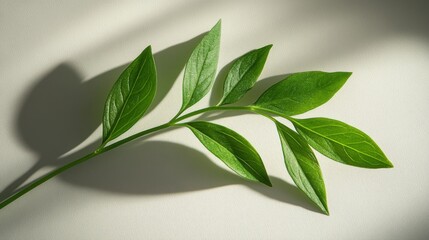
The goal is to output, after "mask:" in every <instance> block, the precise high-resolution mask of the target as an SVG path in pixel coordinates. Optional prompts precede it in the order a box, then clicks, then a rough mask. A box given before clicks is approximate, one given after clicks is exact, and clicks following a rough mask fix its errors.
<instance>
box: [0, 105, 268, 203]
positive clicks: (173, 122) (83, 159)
mask: <svg viewBox="0 0 429 240" xmlns="http://www.w3.org/2000/svg"><path fill="white" fill-rule="evenodd" d="M223 110H245V111H250V112H255V113H259V114H261V115H263V116H265V117H268V118H270V119H272V120H273V118H272V117H271V116H269V115H268V114H266V113H265V112H263V111H259V110H258V109H256V108H254V107H252V106H247V107H240V106H227V107H224V106H214V107H207V108H203V109H200V110H197V111H194V112H191V113H188V114H185V115H183V116H181V117H178V115H180V113H179V114H178V115H176V116H175V117H174V118H173V119H172V120H171V121H170V122H168V123H165V124H162V125H159V126H157V127H153V128H150V129H147V130H144V131H142V132H139V133H136V134H134V135H132V136H129V137H127V138H124V139H122V140H120V141H117V142H115V143H113V144H111V145H108V146H105V144H102V145H101V146H100V147H99V148H98V149H97V150H95V151H94V152H92V153H90V154H88V155H85V156H83V157H81V158H79V159H77V160H74V161H72V162H70V163H67V164H66V165H64V166H62V167H59V168H57V169H55V170H53V171H52V172H50V173H48V174H46V175H44V176H42V177H40V178H38V179H37V180H35V181H33V182H32V183H30V184H28V185H27V186H25V187H23V188H22V189H21V190H20V191H18V192H16V193H14V194H12V195H11V196H10V197H8V198H6V199H5V200H4V201H2V202H1V203H0V209H2V208H4V207H6V206H7V205H9V204H10V203H12V202H14V201H15V200H17V199H18V198H19V197H21V196H22V195H24V194H26V193H28V192H29V191H31V190H32V189H34V188H35V187H37V186H39V185H41V184H42V183H44V182H46V181H48V180H49V179H51V178H53V177H55V176H56V175H58V174H60V173H62V172H64V171H66V170H68V169H70V168H72V167H74V166H76V165H79V164H81V163H83V162H86V161H87V160H89V159H91V158H93V157H95V156H98V155H100V154H102V153H105V152H108V151H110V150H112V149H115V148H117V147H119V146H121V145H123V144H125V143H127V142H130V141H133V140H135V139H137V138H140V137H143V136H145V135H148V134H151V133H154V132H157V131H160V130H162V129H166V128H169V127H178V126H183V124H178V122H180V121H182V120H184V119H187V118H190V117H192V116H195V115H198V114H201V113H205V112H209V111H223Z"/></svg>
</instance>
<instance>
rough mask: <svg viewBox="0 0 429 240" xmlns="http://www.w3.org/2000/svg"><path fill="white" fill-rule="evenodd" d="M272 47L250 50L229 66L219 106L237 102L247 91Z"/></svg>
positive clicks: (253, 83)
mask: <svg viewBox="0 0 429 240" xmlns="http://www.w3.org/2000/svg"><path fill="white" fill-rule="evenodd" d="M272 46H273V45H267V46H265V47H262V48H259V49H255V50H252V51H250V52H248V53H246V54H244V55H243V56H241V57H240V58H238V59H237V60H236V61H235V62H234V63H233V64H232V66H231V69H230V70H229V72H228V75H227V76H226V80H225V83H224V86H223V97H222V99H221V101H220V103H219V105H225V104H230V103H234V102H237V101H238V100H239V99H240V98H241V97H243V95H244V94H246V92H247V91H249V90H250V89H251V88H252V87H253V85H255V83H256V80H257V79H258V77H259V75H261V72H262V69H263V68H264V65H265V61H266V60H267V57H268V53H269V52H270V49H271V47H272Z"/></svg>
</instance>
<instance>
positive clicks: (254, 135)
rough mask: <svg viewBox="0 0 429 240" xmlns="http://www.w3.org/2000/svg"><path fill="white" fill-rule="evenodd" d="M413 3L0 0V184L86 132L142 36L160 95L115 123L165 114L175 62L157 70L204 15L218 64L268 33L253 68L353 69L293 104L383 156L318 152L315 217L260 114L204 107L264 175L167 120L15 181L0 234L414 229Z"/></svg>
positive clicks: (418, 118) (423, 190) (422, 193)
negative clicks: (19, 184) (267, 49)
mask: <svg viewBox="0 0 429 240" xmlns="http://www.w3.org/2000/svg"><path fill="white" fill-rule="evenodd" d="M375 2H376V3H375ZM427 9H428V7H427V4H425V3H424V1H421V2H418V1H402V2H401V1H387V0H386V1H369V0H365V1H334V0H331V1H319V0H317V1H316V0H314V1H256V0H255V1H244V0H242V1H226V0H217V1H197V0H193V1H192V0H187V1H159V0H157V1H117V2H115V1H106V0H103V1H101V0H99V1H96V0H93V1H88V0H85V1H83V0H82V1H18V0H16V1H0V32H1V34H0V76H1V80H0V89H1V90H0V91H1V94H0V110H1V117H0V142H1V151H0V159H1V162H0V189H4V188H6V187H7V186H9V184H11V183H12V182H13V181H14V180H16V179H17V178H18V177H19V176H21V175H22V174H24V173H25V172H26V171H28V169H30V168H31V167H32V166H33V165H35V164H36V162H38V161H39V162H43V163H44V164H47V166H45V167H42V169H40V170H38V171H37V172H36V173H34V174H33V177H32V178H34V177H37V176H40V175H41V174H43V173H45V172H47V171H48V170H49V169H52V167H53V166H56V165H55V164H56V163H55V162H56V161H58V160H56V159H57V158H58V156H59V155H62V154H64V153H66V152H68V151H69V150H71V151H72V152H77V154H78V155H82V154H84V152H79V150H80V149H82V148H84V147H85V146H88V145H89V144H90V143H91V142H93V141H95V140H97V139H98V137H99V136H100V134H101V129H100V128H99V127H98V128H97V126H98V123H99V119H100V116H101V111H102V104H103V101H104V97H105V96H106V93H107V91H108V88H109V87H110V85H111V83H112V80H113V79H114V78H115V77H117V75H118V73H119V70H118V68H117V67H118V66H121V65H122V64H124V63H126V62H128V61H130V60H131V59H133V58H134V57H135V56H137V55H138V53H139V52H140V51H141V50H142V49H143V48H145V47H146V46H147V45H148V44H152V46H153V50H154V52H155V53H157V55H156V60H157V63H158V68H159V70H160V74H161V75H163V77H164V78H165V79H161V78H160V79H159V81H164V82H162V83H160V84H161V85H163V87H162V88H160V91H162V92H163V93H164V94H167V92H168V94H167V96H166V97H165V98H164V99H163V100H162V101H161V102H160V103H159V105H158V106H157V107H156V108H155V109H154V110H153V111H151V112H150V114H149V115H148V116H147V117H145V118H144V120H142V121H140V122H139V124H138V125H137V126H136V127H135V128H133V129H132V130H131V131H129V132H128V133H127V134H132V133H134V132H136V131H139V130H141V129H145V128H148V127H151V126H155V125H157V124H159V123H161V122H164V121H167V120H168V119H169V118H171V116H173V115H174V114H175V112H176V111H177V110H178V108H179V107H180V102H181V80H182V75H181V74H180V76H179V77H178V78H177V81H176V82H174V84H173V85H172V81H174V80H175V79H176V76H177V75H178V74H179V70H180V69H181V68H182V67H183V64H184V58H185V57H187V56H188V54H189V53H190V49H191V47H192V46H194V43H188V44H181V45H177V44H179V43H182V42H184V41H188V40H190V39H192V38H194V37H195V36H197V35H199V34H201V33H203V32H205V31H207V30H209V29H210V28H211V26H213V25H214V24H215V23H216V21H217V20H218V19H219V18H222V24H223V25H222V40H221V54H220V64H219V66H224V65H225V64H227V63H228V62H230V61H231V60H233V59H234V58H235V57H237V56H239V55H241V54H243V53H244V52H246V51H248V50H250V49H254V48H258V47H261V46H263V45H266V44H269V43H273V44H274V47H273V48H272V50H271V53H270V56H269V60H268V61H267V64H266V67H265V69H264V72H263V74H262V77H261V79H262V78H267V77H270V76H276V75H280V74H284V73H291V72H298V71H306V70H325V71H339V70H343V71H353V72H354V74H353V75H352V77H351V79H350V80H349V81H348V83H347V84H346V85H345V86H344V88H343V89H342V90H341V91H340V92H339V93H338V94H337V95H336V96H335V97H334V98H333V99H332V100H331V101H330V102H329V103H328V104H326V105H324V106H322V107H320V108H318V109H316V110H314V111H311V112H310V113H308V114H305V115H304V116H303V117H307V116H325V117H331V118H336V119H339V120H343V121H344V122H347V123H349V124H351V125H353V126H356V127H358V128H360V129H362V130H363V131H365V132H367V133H368V134H369V135H370V136H372V137H373V138H374V140H375V141H376V142H377V143H378V144H379V145H380V146H381V148H382V149H383V150H384V151H385V153H386V155H387V156H388V157H389V158H390V160H391V161H392V162H393V164H394V165H395V168H394V169H387V170H385V169H382V170H368V169H359V168H353V167H349V166H344V165H341V164H338V163H336V162H333V161H330V160H328V159H326V158H324V157H322V156H320V155H318V156H319V160H320V164H321V167H322V170H323V173H324V177H325V182H326V186H327V191H328V202H329V206H330V212H331V216H329V217H328V216H324V215H322V214H320V213H319V212H317V210H315V208H314V207H313V205H312V204H311V203H309V201H308V200H307V199H306V198H305V196H303V194H301V193H300V192H299V191H298V190H296V189H295V188H293V187H291V186H290V184H288V183H291V179H290V178H289V177H288V176H287V174H286V171H285V167H284V164H283V160H282V155H281V150H280V147H279V142H278V137H277V135H276V132H275V130H274V128H273V126H271V124H270V123H269V122H267V121H266V120H265V119H262V118H260V117H258V116H253V115H241V116H236V117H226V118H222V119H217V120H215V122H218V123H222V124H224V125H226V126H229V127H232V128H234V129H235V130H236V131H238V132H240V133H241V134H243V135H244V136H246V137H248V139H249V140H250V142H252V143H253V145H254V146H255V147H256V148H257V149H258V150H259V152H260V154H261V156H262V157H263V159H264V161H265V164H266V167H267V169H268V171H269V174H270V176H272V180H273V184H274V187H273V188H266V187H264V186H262V185H259V184H253V183H249V182H246V181H244V180H241V179H240V178H238V177H235V176H234V175H232V174H230V173H229V172H228V171H224V170H223V166H222V165H221V164H219V161H218V160H217V159H215V158H214V157H213V156H212V155H211V154H210V153H209V152H208V151H206V150H204V148H203V147H202V146H201V145H200V144H199V143H198V142H197V140H195V139H194V137H193V136H192V135H191V134H190V133H189V131H186V130H185V129H177V130H174V131H170V132H165V133H162V134H160V135H157V136H154V137H152V138H150V140H149V139H148V140H146V141H140V144H137V145H134V146H129V147H124V148H121V149H118V150H115V151H113V152H111V153H108V154H106V155H104V156H101V157H98V158H97V159H94V160H91V161H90V162H88V163H87V164H84V165H81V166H78V167H76V168H75V169H72V170H70V171H69V172H67V173H65V174H63V175H61V176H59V177H56V178H54V179H52V180H50V181H49V182H47V183H45V184H43V185H42V186H41V187H39V188H37V189H35V190H34V191H32V192H30V193H29V194H26V195H25V196H23V197H22V198H21V199H19V200H18V201H16V202H15V203H13V204H11V205H10V206H8V207H6V208H5V209H2V210H1V212H0V239H2V240H8V239H11V240H17V239H428V237H429V230H428V228H427V226H428V222H429V206H428V204H427V201H428V198H429V174H427V169H429V148H428V137H429V126H428V121H427V118H428V117H429V106H428V103H429V95H428V94H427V92H428V89H429V79H428V74H427V68H428V66H429V41H428V39H429V29H428V28H427V23H428V22H429V21H428V17H427V16H428V15H427V11H426V10H427ZM175 45H177V46H176V47H173V48H169V47H172V46H175ZM167 48H169V49H167ZM165 49H167V50H165ZM163 50H165V51H163ZM160 51H162V52H161V53H160ZM112 69H114V70H113V71H110V70H112ZM115 69H116V70H115ZM106 72H107V73H106ZM100 74H101V76H100ZM277 80H278V78H277ZM271 82H273V81H271ZM171 85H172V88H171V90H169V91H168V88H169V86H171ZM261 86H264V84H262V85H258V87H257V88H256V91H253V92H251V93H250V95H251V96H253V97H256V96H257V93H258V91H259V92H260V91H262V88H263V87H261ZM161 95H162V94H161ZM209 98H210V97H207V98H205V99H204V101H202V102H201V103H200V104H198V106H196V107H199V106H206V105H207V104H208V102H209ZM194 109H195V108H194ZM40 159H41V160H40ZM69 160H70V159H69ZM42 165H43V164H42ZM57 165H58V163H57ZM37 169H38V167H37ZM30 171H31V170H30Z"/></svg>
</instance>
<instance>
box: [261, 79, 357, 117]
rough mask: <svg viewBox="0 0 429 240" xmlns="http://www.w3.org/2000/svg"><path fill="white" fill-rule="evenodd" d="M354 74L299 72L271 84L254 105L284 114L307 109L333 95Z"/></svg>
mask: <svg viewBox="0 0 429 240" xmlns="http://www.w3.org/2000/svg"><path fill="white" fill-rule="evenodd" d="M350 75H351V73H349V72H333V73H327V72H317V71H316V72H302V73H295V74H292V75H290V76H288V77H286V78H285V79H284V80H282V81H280V82H278V83H276V84H274V85H273V86H271V87H270V88H268V89H267V90H266V91H265V92H264V93H263V94H262V95H261V96H260V97H259V99H258V100H257V101H256V102H255V103H254V106H255V107H257V108H260V109H264V110H267V111H270V112H273V113H276V114H278V115H284V116H293V115H297V114H301V113H305V112H307V111H309V110H311V109H314V108H316V107H318V106H320V105H322V104H324V103H325V102H327V101H328V100H329V99H331V98H332V97H333V96H334V94H335V93H336V92H337V91H338V90H339V89H340V88H341V87H342V86H343V85H344V83H345V82H346V80H347V79H348V78H349V77H350Z"/></svg>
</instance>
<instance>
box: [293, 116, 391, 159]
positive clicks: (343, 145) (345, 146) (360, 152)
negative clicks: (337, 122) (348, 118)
mask: <svg viewBox="0 0 429 240" xmlns="http://www.w3.org/2000/svg"><path fill="white" fill-rule="evenodd" d="M289 119H290V120H291V121H292V122H294V123H296V124H297V125H299V126H301V127H303V128H304V129H306V130H308V131H310V132H312V133H315V134H316V135H318V136H320V137H323V138H327V139H329V140H330V141H332V142H334V143H336V144H338V145H340V146H342V147H343V148H348V149H351V150H353V151H356V152H358V153H359V154H362V155H365V156H367V157H370V158H372V159H375V160H377V161H378V162H380V163H382V164H384V163H385V162H383V161H380V160H379V159H378V158H375V157H373V156H371V155H368V154H366V153H364V152H362V151H359V150H357V149H355V148H351V147H349V146H347V145H345V144H342V143H340V142H338V141H336V140H334V139H332V138H329V137H328V136H325V135H322V134H320V133H318V132H315V131H312V130H311V129H309V128H307V127H305V126H304V125H302V124H300V123H299V122H297V121H296V120H295V119H293V118H289ZM351 159H353V158H351Z"/></svg>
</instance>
